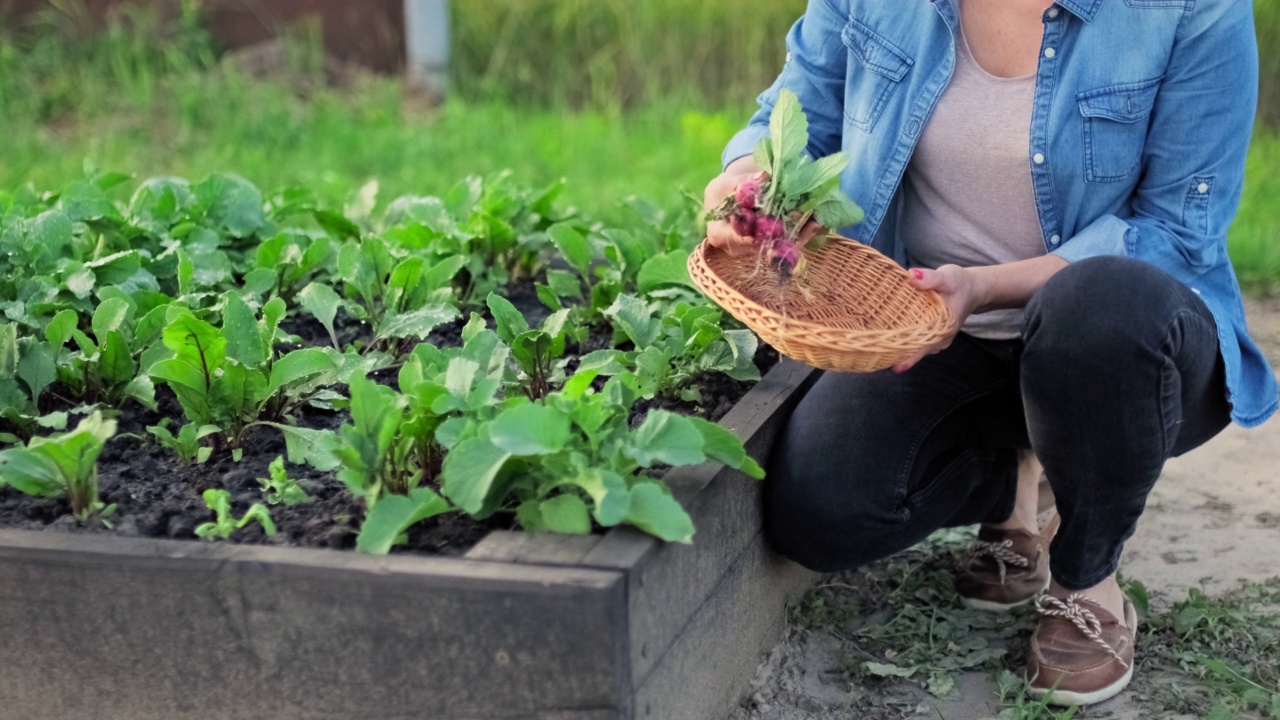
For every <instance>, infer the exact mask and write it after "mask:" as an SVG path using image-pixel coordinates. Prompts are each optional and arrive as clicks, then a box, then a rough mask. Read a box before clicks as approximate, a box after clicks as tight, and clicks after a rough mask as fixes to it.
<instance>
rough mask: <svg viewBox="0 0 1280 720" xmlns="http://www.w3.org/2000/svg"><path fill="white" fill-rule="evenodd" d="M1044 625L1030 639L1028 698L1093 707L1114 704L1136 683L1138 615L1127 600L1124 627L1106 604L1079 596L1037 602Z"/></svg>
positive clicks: (1056, 703)
mask: <svg viewBox="0 0 1280 720" xmlns="http://www.w3.org/2000/svg"><path fill="white" fill-rule="evenodd" d="M1036 609H1037V610H1038V611H1039V612H1040V615H1041V617H1040V623H1039V624H1038V625H1037V626H1036V630H1035V632H1034V633H1033V634H1032V635H1031V657H1030V658H1029V659H1028V660H1027V677H1029V678H1031V687H1030V688H1029V689H1028V690H1027V692H1028V694H1030V695H1031V696H1032V697H1035V698H1037V699H1039V698H1043V697H1045V696H1049V702H1050V703H1051V704H1053V705H1092V704H1094V703H1100V702H1102V701H1103V700H1109V699H1111V698H1113V697H1115V696H1116V695H1118V694H1119V693H1120V691H1121V690H1124V689H1125V686H1127V685H1128V684H1129V681H1130V680H1132V679H1133V644H1134V637H1135V635H1136V634H1137V628H1138V614H1137V612H1135V611H1134V608H1133V603H1131V602H1129V599H1128V598H1125V602H1124V615H1125V622H1126V623H1127V624H1128V627H1125V626H1124V625H1121V624H1120V623H1119V622H1117V621H1116V618H1115V616H1114V615H1112V614H1111V613H1109V612H1107V611H1106V610H1104V609H1102V606H1100V605H1098V604H1097V603H1094V602H1092V601H1090V600H1086V599H1084V598H1083V597H1082V596H1080V595H1072V596H1070V597H1068V598H1067V599H1066V600H1058V599H1057V598H1053V597H1049V596H1048V595H1042V596H1040V599H1039V600H1037V601H1036Z"/></svg>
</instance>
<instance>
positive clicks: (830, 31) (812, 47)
mask: <svg viewBox="0 0 1280 720" xmlns="http://www.w3.org/2000/svg"><path fill="white" fill-rule="evenodd" d="M843 4H844V2H843V0H810V1H809V6H808V9H807V10H806V11H805V14H804V17H802V18H800V20H799V21H797V22H796V24H795V25H794V26H793V27H792V28H791V32H789V33H788V34H787V62H786V65H784V66H783V68H782V73H781V74H779V75H778V79H777V80H776V81H775V82H774V83H773V85H772V86H770V88H769V89H768V90H766V91H764V93H762V94H761V95H760V98H759V102H760V109H759V110H758V111H757V112H756V113H755V115H753V116H752V118H751V121H750V122H749V123H748V124H747V127H746V128H744V129H743V130H742V131H740V132H739V133H738V134H737V135H735V136H734V137H733V139H732V140H730V141H729V144H728V146H727V147H725V150H724V155H723V156H722V158H721V160H722V163H723V166H724V167H728V165H729V164H730V163H732V162H733V161H735V160H737V159H738V158H742V157H745V156H747V155H750V154H751V153H752V151H753V150H754V149H755V146H756V143H757V142H759V141H760V138H763V137H767V136H768V135H769V116H770V115H771V114H772V113H773V106H774V103H776V102H777V99H778V93H779V92H781V91H782V90H783V89H784V88H785V89H787V90H790V91H792V92H794V93H795V94H796V97H798V98H799V99H800V105H801V107H803V108H804V111H805V115H807V116H808V118H809V147H808V152H809V154H810V155H812V156H813V157H824V156H826V155H830V154H832V153H834V152H836V151H838V150H839V149H840V138H841V134H842V133H843V130H844V87H845V73H846V71H847V68H848V51H847V50H846V48H845V47H844V42H843V40H841V31H842V30H843V29H844V26H845V24H846V23H847V22H848V11H847V9H844V8H842V7H841V6H842V5H843Z"/></svg>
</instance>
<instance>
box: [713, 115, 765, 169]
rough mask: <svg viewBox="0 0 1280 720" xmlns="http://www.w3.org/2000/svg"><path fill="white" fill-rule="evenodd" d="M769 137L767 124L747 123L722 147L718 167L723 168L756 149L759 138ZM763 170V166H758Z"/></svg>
mask: <svg viewBox="0 0 1280 720" xmlns="http://www.w3.org/2000/svg"><path fill="white" fill-rule="evenodd" d="M765 137H769V127H768V126H767V125H748V126H747V127H746V128H744V129H742V130H740V131H738V134H737V135H734V136H733V139H732V140H730V141H729V144H728V145H727V146H726V147H725V149H724V155H722V156H721V157H720V169H721V170H724V169H725V168H727V167H729V166H730V165H731V164H733V161H735V160H738V159H740V158H744V157H746V156H748V155H750V154H752V153H754V152H755V150H756V143H758V142H760V138H765ZM760 169H761V170H764V169H765V168H760Z"/></svg>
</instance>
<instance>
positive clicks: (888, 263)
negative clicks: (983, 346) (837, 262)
mask: <svg viewBox="0 0 1280 720" xmlns="http://www.w3.org/2000/svg"><path fill="white" fill-rule="evenodd" d="M827 242H847V243H852V244H854V245H857V246H859V247H861V248H863V249H865V250H868V251H870V252H868V253H867V256H868V257H869V258H871V259H872V260H873V261H874V262H876V263H877V264H879V265H880V266H881V267H882V268H884V269H885V270H887V271H892V272H894V273H895V274H897V275H899V276H900V277H902V278H903V279H904V280H907V281H910V276H909V275H908V274H907V271H906V270H905V269H903V268H902V266H900V265H898V263H896V262H894V261H893V260H891V259H889V258H888V257H886V256H885V255H884V254H883V253H880V252H879V251H877V250H875V248H872V247H869V246H867V245H866V244H865V243H860V242H858V241H857V240H852V239H850V238H847V237H843V236H841V235H829V236H828V240H827ZM712 251H715V252H723V251H722V250H719V249H718V248H715V247H714V246H712V245H711V244H710V243H708V242H707V241H705V240H704V241H703V242H702V243H700V244H699V245H698V247H697V248H695V249H694V252H696V253H698V254H699V255H701V262H702V265H703V267H704V268H706V271H707V272H708V273H709V274H710V275H712V276H713V277H714V278H715V279H716V280H717V281H719V282H720V283H721V284H722V285H724V286H725V287H726V288H728V289H729V290H731V291H732V292H734V293H735V294H736V295H737V296H738V297H737V298H736V302H739V303H742V304H743V305H745V306H748V307H749V308H750V309H752V310H755V311H756V312H758V313H761V314H762V315H763V316H768V317H772V318H776V321H775V322H778V323H780V324H781V325H783V326H784V327H786V328H787V329H788V330H804V331H811V332H815V333H829V334H833V335H840V336H844V337H859V338H864V339H870V338H875V337H885V338H889V337H893V336H895V335H900V334H908V333H914V332H916V331H918V330H919V329H921V328H935V327H938V325H937V324H936V323H933V322H928V321H927V320H926V319H922V320H921V321H920V322H916V323H912V324H908V325H899V326H896V327H891V328H876V329H864V330H854V329H846V328H838V327H834V326H832V325H828V324H826V323H822V322H816V321H813V320H801V319H796V318H789V317H785V316H783V315H782V314H781V313H779V312H778V311H777V310H776V309H774V308H771V307H767V306H764V305H761V304H760V303H757V302H756V301H755V300H752V299H751V298H750V297H749V296H748V295H746V294H744V293H742V292H740V291H738V289H737V288H735V287H734V285H733V283H731V282H729V281H728V280H727V279H726V278H725V277H724V276H723V275H721V274H720V273H718V272H716V269H715V267H714V265H712V264H711V263H710V262H708V261H707V254H708V253H709V252H712ZM921 295H922V296H923V297H924V298H925V300H926V302H929V303H931V304H934V305H935V306H937V307H938V309H939V310H940V311H941V315H940V318H941V320H942V326H946V325H949V324H950V322H951V309H950V308H948V307H947V304H946V302H945V301H944V300H943V299H942V296H941V295H939V294H938V293H936V292H927V293H921Z"/></svg>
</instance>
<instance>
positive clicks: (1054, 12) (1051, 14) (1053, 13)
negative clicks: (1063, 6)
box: [1049, 7, 1058, 19]
mask: <svg viewBox="0 0 1280 720" xmlns="http://www.w3.org/2000/svg"><path fill="white" fill-rule="evenodd" d="M1049 17H1050V18H1051V19H1052V18H1056V17H1058V8H1056V7H1051V8H1049Z"/></svg>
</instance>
